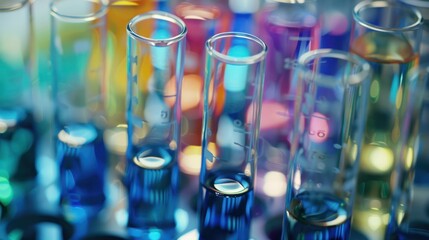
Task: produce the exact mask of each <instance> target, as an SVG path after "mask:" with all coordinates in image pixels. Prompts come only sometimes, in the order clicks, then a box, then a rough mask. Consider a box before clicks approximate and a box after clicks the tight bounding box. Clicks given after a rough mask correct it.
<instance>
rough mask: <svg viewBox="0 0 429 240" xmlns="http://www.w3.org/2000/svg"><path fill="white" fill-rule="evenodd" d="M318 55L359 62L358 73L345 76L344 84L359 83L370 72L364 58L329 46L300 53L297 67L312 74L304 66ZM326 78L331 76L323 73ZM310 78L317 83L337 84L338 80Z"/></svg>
mask: <svg viewBox="0 0 429 240" xmlns="http://www.w3.org/2000/svg"><path fill="white" fill-rule="evenodd" d="M319 56H323V57H329V58H336V59H343V60H346V61H351V62H353V63H355V64H359V65H361V66H362V70H361V71H359V72H358V73H354V74H351V75H349V77H348V78H347V82H343V84H344V85H346V86H348V85H357V84H360V83H362V82H363V81H365V79H367V78H368V77H369V75H370V74H371V66H370V64H369V63H368V62H367V61H365V60H364V59H362V58H360V57H359V56H357V55H355V54H353V53H350V52H346V51H341V50H335V49H330V48H322V49H316V50H312V51H309V52H306V53H304V54H303V55H301V57H299V58H298V65H299V66H298V68H299V69H301V70H302V71H304V74H312V73H310V72H309V71H307V69H306V67H305V66H306V65H307V64H308V63H309V62H310V61H311V60H314V59H316V58H317V57H319ZM320 75H322V76H323V74H320V73H318V76H320ZM326 78H332V77H331V76H327V75H325V77H323V79H326ZM305 79H306V80H307V78H305ZM311 79H314V81H313V82H315V83H317V84H322V85H335V86H336V85H337V84H338V82H335V81H332V82H331V81H325V80H319V79H320V78H311ZM343 80H346V79H343ZM330 83H331V84H330Z"/></svg>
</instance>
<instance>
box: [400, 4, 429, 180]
mask: <svg viewBox="0 0 429 240" xmlns="http://www.w3.org/2000/svg"><path fill="white" fill-rule="evenodd" d="M401 1H402V2H403V3H405V4H408V5H410V6H414V7H416V8H417V9H418V10H419V11H420V12H421V13H422V16H423V19H424V21H423V26H422V28H423V33H422V42H421V46H420V59H419V65H420V68H422V69H424V68H426V71H429V1H424V0H401ZM425 88H426V92H425V93H424V98H425V99H426V100H425V101H424V102H423V108H422V113H421V119H420V120H421V122H420V131H419V148H418V152H417V153H416V154H417V159H416V166H415V179H414V181H415V184H416V185H420V186H421V187H429V151H428V150H429V149H428V148H427V147H426V146H428V144H429V106H428V104H429V85H426V87H425Z"/></svg>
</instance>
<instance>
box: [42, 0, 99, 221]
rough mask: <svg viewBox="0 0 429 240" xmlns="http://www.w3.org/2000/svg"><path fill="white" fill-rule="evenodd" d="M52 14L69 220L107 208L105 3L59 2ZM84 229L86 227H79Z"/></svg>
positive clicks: (59, 153)
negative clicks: (104, 132) (105, 205)
mask: <svg viewBox="0 0 429 240" xmlns="http://www.w3.org/2000/svg"><path fill="white" fill-rule="evenodd" d="M50 11H51V31H52V32H51V60H52V68H53V85H52V89H53V96H54V97H53V98H54V103H55V108H54V122H55V130H54V136H55V139H56V148H55V151H56V159H57V162H58V165H59V178H60V180H59V182H60V187H61V199H60V201H61V206H62V209H63V211H64V213H65V214H66V216H67V217H68V218H69V220H72V219H73V221H76V219H77V218H80V217H81V216H82V214H81V213H84V215H85V216H94V215H96V214H97V213H98V212H99V211H100V210H101V209H102V208H103V207H104V204H105V199H106V194H105V189H104V188H105V181H106V177H105V175H106V168H107V165H106V149H105V146H104V141H103V130H104V127H105V122H106V119H105V115H104V90H105V87H104V77H105V73H104V71H105V47H106V19H105V16H106V11H107V3H106V2H104V1H103V0H77V1H76V0H57V1H53V2H52V3H51V5H50ZM81 226H82V225H81Z"/></svg>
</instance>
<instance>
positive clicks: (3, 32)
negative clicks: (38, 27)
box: [0, 0, 38, 218]
mask: <svg viewBox="0 0 429 240" xmlns="http://www.w3.org/2000/svg"><path fill="white" fill-rule="evenodd" d="M0 22H2V24H0V159H1V160H0V182H1V185H2V189H3V190H2V191H1V193H0V206H1V209H0V218H4V217H5V216H6V215H8V214H7V211H6V209H7V208H9V206H10V204H11V202H12V200H13V198H14V197H15V198H16V197H17V195H18V191H17V189H14V187H16V185H14V186H13V184H12V183H25V182H27V183H31V182H32V181H34V180H35V178H36V176H37V170H36V145H37V142H38V137H37V135H38V134H37V132H36V122H35V120H36V119H35V114H34V113H35V111H34V109H35V104H34V101H33V94H32V92H33V90H34V89H33V85H32V81H33V79H32V77H33V75H32V70H33V65H32V64H33V63H34V62H33V61H32V60H33V57H34V55H33V45H32V36H33V35H32V5H31V2H30V1H25V0H15V1H1V2H0Z"/></svg>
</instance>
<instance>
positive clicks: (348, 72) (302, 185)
mask: <svg viewBox="0 0 429 240" xmlns="http://www.w3.org/2000/svg"><path fill="white" fill-rule="evenodd" d="M296 72H297V78H298V82H297V84H298V85H297V92H296V100H295V112H294V115H293V116H294V131H293V137H292V144H291V155H290V158H291V160H290V161H291V162H290V169H289V172H288V185H287V193H286V209H285V210H286V212H285V214H284V220H283V224H284V225H283V237H282V238H283V239H319V238H320V239H348V238H349V237H350V225H351V216H352V206H353V197H354V193H355V184H356V176H357V170H358V167H359V155H360V150H361V144H362V135H363V126H364V121H365V110H366V106H367V99H368V89H369V79H370V77H371V69H370V65H369V64H368V63H367V62H366V61H364V60H362V59H360V58H359V57H357V56H355V55H352V54H349V53H348V52H344V51H338V50H332V49H319V50H315V51H310V52H308V53H305V54H303V55H302V56H301V57H300V58H299V59H298V67H297V69H296Z"/></svg>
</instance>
